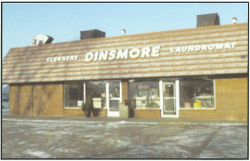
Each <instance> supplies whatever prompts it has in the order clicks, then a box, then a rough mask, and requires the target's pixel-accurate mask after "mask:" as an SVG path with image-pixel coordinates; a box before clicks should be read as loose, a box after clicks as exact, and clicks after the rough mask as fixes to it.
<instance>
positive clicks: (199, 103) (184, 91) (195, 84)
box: [180, 79, 214, 108]
mask: <svg viewBox="0 0 250 161" xmlns="http://www.w3.org/2000/svg"><path fill="white" fill-rule="evenodd" d="M180 106H181V108H214V85H213V80H206V79H192V80H182V81H180Z"/></svg>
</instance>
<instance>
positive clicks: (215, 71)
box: [2, 14, 249, 120]
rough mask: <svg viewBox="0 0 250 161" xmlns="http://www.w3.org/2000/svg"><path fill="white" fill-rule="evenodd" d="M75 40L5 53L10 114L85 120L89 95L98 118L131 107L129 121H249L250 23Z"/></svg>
mask: <svg viewBox="0 0 250 161" xmlns="http://www.w3.org/2000/svg"><path fill="white" fill-rule="evenodd" d="M206 16H209V19H206ZM202 20H206V21H202ZM80 37H81V40H78V41H69V42H61V43H51V37H48V39H49V41H47V42H49V43H43V42H42V41H39V42H38V43H37V42H36V41H35V40H34V42H33V45H32V46H27V47H17V48H11V49H10V50H9V52H8V53H7V55H6V56H5V58H4V60H3V62H2V83H3V84H9V101H10V102H9V106H10V107H9V108H10V114H12V115H26V116H84V112H83V111H82V109H81V106H82V104H83V103H84V102H86V98H87V97H88V96H90V95H91V97H92V98H93V99H92V101H93V106H94V109H95V110H94V115H95V116H98V117H119V116H121V114H120V112H121V111H122V109H121V108H125V107H126V105H127V104H126V102H129V103H128V104H129V106H130V108H131V109H132V114H131V115H130V116H131V117H177V118H199V119H223V120H247V117H248V76H249V75H248V74H249V73H248V23H237V24H228V25H220V24H219V17H218V15H217V14H210V15H198V16H197V27H196V28H188V29H179V30H171V31H160V32H152V33H143V34H133V35H121V36H115V37H105V33H104V32H102V31H99V30H90V31H83V32H81V36H80ZM37 40H38V39H37ZM119 107H120V109H119Z"/></svg>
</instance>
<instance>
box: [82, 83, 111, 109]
mask: <svg viewBox="0 0 250 161" xmlns="http://www.w3.org/2000/svg"><path fill="white" fill-rule="evenodd" d="M89 94H90V95H91V96H92V100H93V106H94V108H104V107H106V106H107V105H106V81H91V82H86V95H89ZM87 99H88V97H86V102H87Z"/></svg>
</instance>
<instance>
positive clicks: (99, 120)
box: [2, 114, 248, 126]
mask: <svg viewBox="0 0 250 161" xmlns="http://www.w3.org/2000/svg"><path fill="white" fill-rule="evenodd" d="M4 120H11V121H27V120H29V121H34V122H67V123H69V122H82V123H88V124H107V123H117V124H151V125H153V124H158V125H159V124H168V125H218V126H247V125H248V121H247V120H205V119H204V120H203V119H185V118H119V117H90V118H86V117H52V116H51V117H49V116H14V115H8V114H2V121H4Z"/></svg>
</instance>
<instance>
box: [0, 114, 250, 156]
mask: <svg viewBox="0 0 250 161" xmlns="http://www.w3.org/2000/svg"><path fill="white" fill-rule="evenodd" d="M248 150H249V149H248V125H247V121H221V120H196V119H173V118H142V119H140V118H101V117H100V118H98V117H95V118H94V117H92V118H81V117H21V116H10V115H8V114H2V158H18V159H19V158H33V159H36V158H61V159H74V158H80V159H86V158H87V159H93V158H94V159H95V158H111V159H114V158H115V159H121V158H126V159H127V158H129V159H132V158H134V159H138V158H140V159H146V158H147V159H148V158H149V159H155V158H161V159H173V158H174V159H178V158H179V159H185V158H188V159H197V158H200V159H202V158H203V159H204V158H205V159H248V154H249V153H248Z"/></svg>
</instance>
